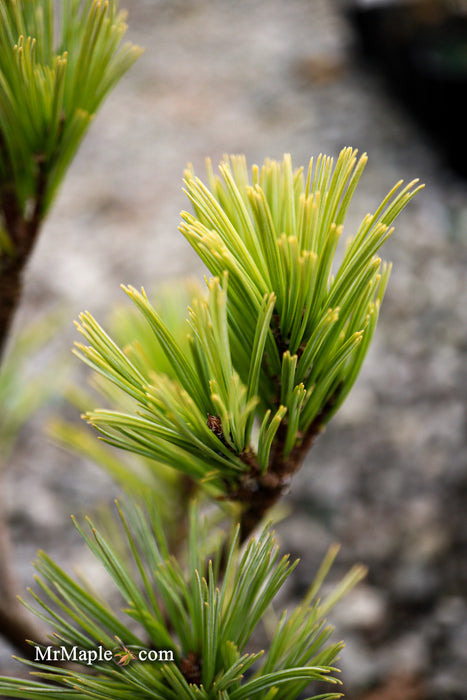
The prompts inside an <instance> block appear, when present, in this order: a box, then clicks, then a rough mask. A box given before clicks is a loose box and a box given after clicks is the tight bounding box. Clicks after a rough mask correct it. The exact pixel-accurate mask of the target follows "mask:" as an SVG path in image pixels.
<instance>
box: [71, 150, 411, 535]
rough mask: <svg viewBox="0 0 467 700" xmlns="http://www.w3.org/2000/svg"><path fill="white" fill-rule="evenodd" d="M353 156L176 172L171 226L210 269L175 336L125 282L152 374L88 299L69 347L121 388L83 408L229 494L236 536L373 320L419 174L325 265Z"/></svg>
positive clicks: (314, 431)
mask: <svg viewBox="0 0 467 700" xmlns="http://www.w3.org/2000/svg"><path fill="white" fill-rule="evenodd" d="M365 164H366V156H365V155H364V156H362V157H360V158H357V153H356V151H354V150H353V149H351V148H347V149H344V150H343V151H342V152H341V153H340V155H339V157H338V159H337V161H336V163H335V164H334V162H333V159H332V158H328V157H323V156H319V157H318V159H317V160H316V163H314V162H313V159H312V160H311V161H310V165H309V167H308V170H307V172H306V174H305V172H304V171H303V169H298V170H295V171H294V170H293V168H292V162H291V159H290V156H287V155H286V156H285V157H284V159H283V161H282V162H275V161H266V162H265V164H264V165H263V166H262V168H261V169H260V168H258V167H257V166H253V168H252V170H251V175H250V174H249V172H248V170H247V166H246V161H245V159H244V158H243V157H241V156H232V157H230V158H228V159H226V160H225V161H224V162H223V163H222V164H221V165H220V168H219V170H220V175H218V176H215V175H214V173H213V171H212V168H211V166H210V164H209V163H208V186H206V185H205V184H203V182H201V180H199V179H198V178H197V177H196V176H195V175H194V173H193V172H192V171H191V170H188V171H187V173H186V179H185V187H186V192H187V194H188V196H189V198H190V200H191V202H192V204H193V206H194V210H195V214H194V215H192V214H188V213H186V212H183V213H182V219H183V223H182V225H181V227H180V230H181V232H182V233H183V235H184V236H185V237H186V238H187V240H188V241H189V242H190V244H191V245H192V246H193V248H194V249H195V251H196V252H197V254H198V255H199V256H200V258H201V259H202V261H203V262H204V263H205V265H206V266H207V268H208V269H209V271H210V272H211V274H212V275H213V278H212V279H210V280H208V281H207V292H206V294H204V295H200V294H198V295H197V296H196V297H195V298H194V299H193V302H192V304H191V307H190V308H189V317H188V319H187V320H188V348H186V344H185V346H182V345H180V343H179V341H178V340H177V338H176V337H175V336H174V335H173V332H172V331H171V330H170V329H169V327H168V326H167V325H166V323H165V322H164V320H163V318H162V317H161V316H160V315H159V314H158V313H157V311H156V310H155V308H154V307H153V305H152V304H151V303H150V301H149V299H148V297H147V295H146V293H145V292H144V290H142V291H141V292H138V291H137V290H136V289H134V288H131V287H129V288H125V291H126V292H127V294H128V295H129V297H130V298H131V299H132V301H133V302H134V303H135V305H136V307H137V308H138V309H139V310H140V312H141V314H142V316H143V317H144V318H145V319H146V321H147V323H148V326H149V328H150V329H151V331H152V340H151V341H150V342H152V343H154V342H156V343H157V345H158V346H159V347H160V348H161V353H165V356H166V358H165V369H164V373H162V372H161V371H160V370H159V367H158V362H157V360H156V361H155V362H153V361H152V360H151V359H150V357H151V355H150V351H149V342H148V341H147V339H143V341H141V336H138V340H137V341H136V343H135V344H134V346H133V349H132V350H131V349H130V351H128V349H127V348H126V349H125V350H123V349H122V348H121V347H120V346H119V344H118V343H116V342H115V341H114V340H112V338H111V337H110V336H109V335H108V334H107V333H106V332H105V331H104V329H103V328H102V327H101V326H100V325H99V324H98V323H97V322H96V321H95V320H94V318H93V317H92V316H91V314H89V313H84V314H82V315H81V316H80V320H79V323H78V324H77V327H78V330H79V331H80V332H81V334H82V335H83V336H84V338H85V341H86V342H87V343H88V345H86V344H78V346H77V350H76V354H77V355H78V356H79V357H80V358H81V359H82V360H83V361H84V362H85V363H87V364H88V365H89V366H90V367H92V368H93V369H94V370H95V371H97V372H98V373H99V374H101V375H102V376H103V377H104V378H105V379H106V380H108V381H110V382H111V383H113V384H114V385H115V387H117V388H118V389H119V390H120V391H121V392H122V393H123V394H124V395H125V394H126V395H127V396H128V397H131V399H132V406H131V407H130V410H128V409H127V408H126V409H125V410H123V411H108V410H95V411H91V412H88V413H87V419H88V420H89V421H90V423H91V424H92V425H94V426H95V427H96V428H97V429H98V430H99V431H100V433H101V434H102V435H103V439H104V440H106V441H107V442H109V443H110V444H112V445H115V446H118V447H121V448H123V449H125V450H129V451H132V452H135V453H138V454H140V455H143V456H145V457H149V458H153V459H155V460H157V461H158V462H160V463H163V464H166V465H169V466H172V467H174V468H175V469H177V470H179V471H181V472H184V473H185V474H188V475H189V476H190V477H191V478H193V479H195V480H199V481H202V482H203V483H204V484H208V485H209V487H210V488H211V491H212V492H213V493H214V495H217V497H218V498H221V499H227V500H230V501H233V502H238V503H240V505H241V509H242V513H243V515H242V518H241V536H242V538H246V537H247V536H248V535H249V534H250V533H251V532H252V531H253V529H254V528H255V527H256V525H258V523H259V522H260V521H261V519H262V518H263V516H264V515H265V513H266V512H267V511H268V510H269V509H270V508H271V506H273V505H274V503H276V501H277V500H278V499H279V498H280V496H281V495H282V493H283V492H284V491H285V490H286V489H287V488H288V486H289V483H290V480H291V478H292V476H293V474H294V473H295V472H296V471H297V470H298V469H299V468H300V467H301V465H302V463H303V459H304V457H305V455H306V453H307V452H308V450H309V448H310V447H311V445H312V444H313V442H314V440H315V439H316V437H317V436H318V435H319V434H320V433H321V432H322V431H323V430H324V428H325V426H326V424H327V423H328V422H329V420H330V419H331V418H332V416H333V415H334V414H335V413H336V411H337V410H338V409H339V407H340V406H341V405H342V403H343V401H344V400H345V398H346V396H347V395H348V393H349V391H350V390H351V388H352V386H353V384H354V382H355V380H356V378H357V376H358V373H359V371H360V368H361V366H362V363H363V361H364V358H365V355H366V352H367V350H368V348H369V345H370V343H371V339H372V337H373V333H374V331H375V327H376V323H377V319H378V315H379V309H380V306H381V303H382V300H383V296H384V291H385V288H386V285H387V282H388V278H389V273H390V266H389V265H387V264H386V263H383V262H382V261H381V259H380V258H379V257H378V256H377V254H378V251H379V249H380V248H381V246H382V245H383V244H384V242H385V241H386V240H387V238H388V237H389V236H390V235H391V233H392V231H393V229H392V228H391V225H392V223H393V222H394V219H395V218H396V217H397V216H398V214H399V213H400V212H401V210H402V209H403V208H404V206H406V205H407V204H408V203H409V202H410V200H411V199H412V197H413V196H414V195H415V194H416V193H417V192H418V191H419V190H420V187H419V186H417V181H413V182H411V183H409V184H408V185H407V186H405V187H402V183H401V182H399V183H397V184H396V186H395V187H394V188H393V189H392V190H391V191H390V192H389V193H388V195H387V196H386V197H385V198H384V199H383V201H382V203H381V204H380V205H379V206H378V208H377V209H376V211H375V212H374V214H372V215H370V214H369V215H367V216H366V217H365V218H364V220H363V221H362V223H361V225H360V227H359V228H358V230H357V232H356V233H355V235H354V236H353V237H352V238H350V239H349V240H348V241H347V243H346V247H345V250H344V252H343V255H342V262H341V263H340V266H339V267H338V268H337V269H334V268H335V263H334V257H335V253H336V249H337V246H338V243H339V239H340V237H341V234H342V231H343V226H344V222H345V217H346V213H347V210H348V207H349V204H350V201H351V199H352V197H353V195H354V192H355V189H356V186H357V184H358V181H359V179H360V177H361V175H362V172H363V169H364V167H365ZM179 336H180V334H179V333H178V334H177V337H179ZM137 346H138V347H137ZM130 348H131V344H130ZM146 348H148V349H147V350H146ZM167 365H168V366H169V368H170V369H169V370H167Z"/></svg>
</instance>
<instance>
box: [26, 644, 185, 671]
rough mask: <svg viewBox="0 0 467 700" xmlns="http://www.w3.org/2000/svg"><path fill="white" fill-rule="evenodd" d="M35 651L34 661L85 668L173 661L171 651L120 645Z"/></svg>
mask: <svg viewBox="0 0 467 700" xmlns="http://www.w3.org/2000/svg"><path fill="white" fill-rule="evenodd" d="M35 651H36V653H35V657H34V661H46V662H48V663H51V662H52V663H53V662H54V661H55V662H61V663H66V662H71V663H78V664H84V665H86V666H93V665H94V664H99V663H110V662H111V661H114V662H115V663H116V664H118V666H128V664H130V663H131V662H132V661H142V662H146V661H150V662H153V663H154V662H156V661H158V662H160V663H167V662H168V661H174V660H175V659H174V653H173V651H172V650H171V649H144V648H141V647H132V646H125V645H124V644H120V646H118V647H115V648H114V649H107V648H106V647H103V646H98V647H94V648H92V649H83V647H78V646H72V647H70V646H59V647H58V646H46V647H39V646H36V647H35Z"/></svg>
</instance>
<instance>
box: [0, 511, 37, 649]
mask: <svg viewBox="0 0 467 700" xmlns="http://www.w3.org/2000/svg"><path fill="white" fill-rule="evenodd" d="M17 592H18V584H17V581H16V577H15V576H14V574H13V569H12V547H11V542H10V538H9V532H8V528H7V525H6V521H5V517H4V511H3V503H2V502H1V500H0V633H1V634H2V636H3V637H5V639H7V640H8V641H9V643H10V644H11V645H12V646H13V647H15V648H16V649H18V650H19V651H20V652H21V653H22V654H23V655H24V656H25V657H26V658H29V659H32V658H33V654H34V649H33V647H32V646H31V645H30V644H27V642H26V640H27V639H31V640H34V641H38V642H39V641H42V640H43V638H44V633H43V631H42V630H41V629H39V627H38V626H37V625H36V623H35V621H34V619H33V618H32V617H31V616H30V614H29V613H28V612H27V611H26V609H25V608H24V607H23V606H22V605H21V603H20V602H19V601H18V599H17V598H16V594H17Z"/></svg>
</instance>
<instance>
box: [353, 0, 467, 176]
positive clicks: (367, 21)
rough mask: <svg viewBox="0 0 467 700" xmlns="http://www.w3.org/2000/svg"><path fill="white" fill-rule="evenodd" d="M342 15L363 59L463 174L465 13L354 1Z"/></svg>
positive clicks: (441, 5) (466, 142)
mask: <svg viewBox="0 0 467 700" xmlns="http://www.w3.org/2000/svg"><path fill="white" fill-rule="evenodd" d="M449 8H451V9H449ZM347 14H348V17H349V19H350V21H351V23H352V25H353V27H354V30H355V32H356V35H357V37H358V45H359V46H360V49H361V51H362V53H363V55H364V57H365V58H366V59H369V60H370V61H371V63H372V65H374V66H375V67H376V68H377V69H378V70H379V71H380V72H381V73H382V74H383V75H384V76H385V78H386V79H387V81H388V84H389V86H390V88H391V90H392V91H393V92H394V93H395V94H396V95H397V96H398V98H399V99H400V100H402V102H403V103H404V105H405V106H406V107H407V108H408V109H409V110H410V112H411V113H412V115H414V116H415V118H416V119H417V121H418V122H419V123H420V125H421V126H423V127H424V128H425V129H426V130H427V131H428V132H429V133H430V134H431V136H432V137H433V140H434V141H435V143H436V144H437V145H438V146H439V148H440V150H441V151H442V152H443V154H444V156H445V158H446V159H447V161H448V163H449V164H450V165H451V167H452V168H454V169H455V171H456V172H457V173H458V174H460V175H461V176H463V177H467V130H466V121H467V120H466V114H467V110H466V102H465V100H466V96H467V16H466V15H465V14H464V13H462V12H460V10H457V11H456V10H455V9H454V5H453V4H451V5H449V3H447V2H440V1H438V2H412V3H402V4H394V3H391V4H389V3H388V4H384V5H381V4H379V5H376V6H370V7H368V6H364V7H363V6H359V5H353V6H351V7H350V8H348V10H347Z"/></svg>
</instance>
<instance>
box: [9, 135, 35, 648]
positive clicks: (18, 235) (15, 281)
mask: <svg viewBox="0 0 467 700" xmlns="http://www.w3.org/2000/svg"><path fill="white" fill-rule="evenodd" d="M2 150H4V149H2V144H1V143H0V154H1V152H2ZM46 184H47V177H46V172H45V164H44V160H43V158H41V157H38V158H37V181H36V193H35V197H34V200H33V201H32V202H31V206H30V207H29V214H28V215H27V214H25V212H24V211H23V210H22V208H21V206H20V203H19V202H18V199H17V197H16V193H15V188H14V185H12V184H10V185H9V184H7V183H3V186H2V187H1V189H0V211H1V216H2V219H3V221H2V222H1V223H2V224H3V227H4V229H5V230H6V232H7V234H8V237H9V242H10V244H11V250H5V249H3V250H1V249H0V359H1V357H2V355H3V352H4V349H5V344H6V340H7V337H8V333H9V331H10V329H11V324H12V322H13V317H14V313H15V311H16V308H17V306H18V304H19V301H20V297H21V289H22V273H23V270H24V267H25V266H26V263H27V261H28V259H29V256H30V254H31V252H32V250H33V247H34V243H35V242H36V239H37V235H38V233H39V229H40V224H41V222H42V218H43V203H44V194H45V188H46ZM15 589H16V583H15V577H14V575H13V569H12V557H11V545H10V540H9V534H8V528H7V523H6V519H5V517H4V514H3V509H2V504H1V502H0V634H2V635H3V636H4V637H5V638H6V639H7V640H8V641H9V642H10V643H11V644H12V645H13V646H14V647H16V648H17V649H19V650H20V651H21V652H22V653H23V654H24V655H25V656H26V657H28V658H32V655H33V648H32V647H31V645H29V644H27V643H26V639H31V640H36V641H40V640H41V639H42V637H43V633H42V632H41V631H40V630H39V629H38V628H37V626H36V624H35V623H34V622H33V620H32V619H31V618H30V616H29V614H28V613H27V612H26V610H25V609H24V608H23V607H22V605H21V604H20V603H19V602H18V600H17V599H16V591H15Z"/></svg>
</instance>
